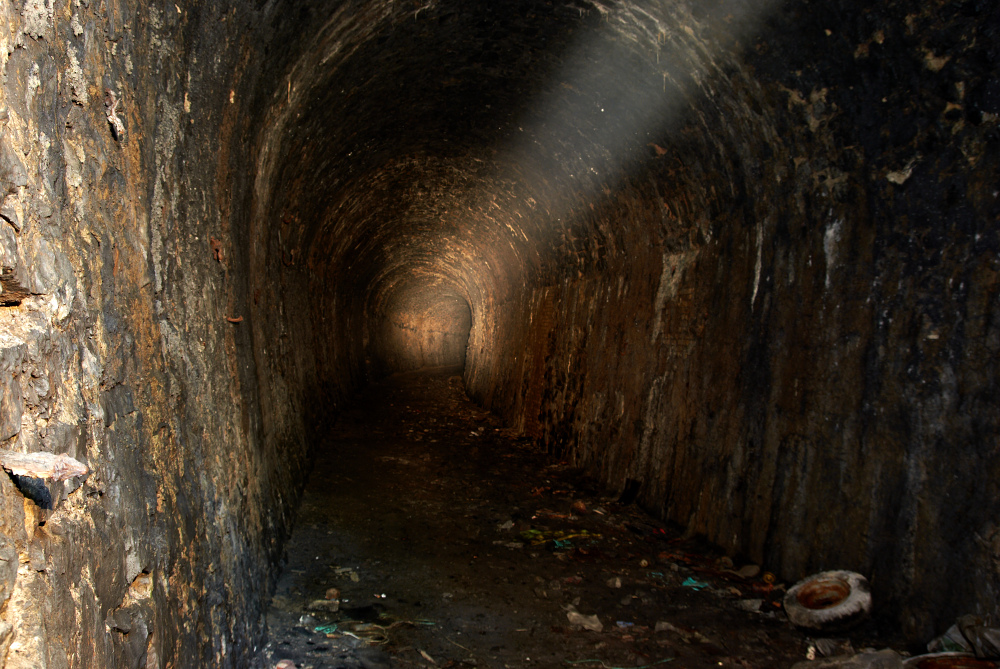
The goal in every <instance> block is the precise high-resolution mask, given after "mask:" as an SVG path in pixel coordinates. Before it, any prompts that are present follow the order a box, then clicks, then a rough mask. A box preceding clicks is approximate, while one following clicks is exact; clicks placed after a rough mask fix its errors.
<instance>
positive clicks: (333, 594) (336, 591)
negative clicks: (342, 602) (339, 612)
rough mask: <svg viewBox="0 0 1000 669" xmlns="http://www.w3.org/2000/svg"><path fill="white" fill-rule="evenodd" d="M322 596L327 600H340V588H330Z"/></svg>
mask: <svg viewBox="0 0 1000 669" xmlns="http://www.w3.org/2000/svg"><path fill="white" fill-rule="evenodd" d="M324 596H325V597H326V598H327V599H340V588H330V589H329V590H327V591H326V595H324Z"/></svg>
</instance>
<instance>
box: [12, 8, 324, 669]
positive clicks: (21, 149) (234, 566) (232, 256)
mask: <svg viewBox="0 0 1000 669" xmlns="http://www.w3.org/2000/svg"><path fill="white" fill-rule="evenodd" d="M259 19H260V16H259V15H257V14H255V13H254V8H253V7H252V6H245V5H242V4H241V3H214V2H213V3H186V2H180V3H174V2H164V3H159V2H153V3H148V2H130V1H125V0H122V1H119V0H106V1H102V2H95V1H90V2H88V1H87V0H82V1H77V0H73V1H60V0H56V1H54V2H53V1H52V0H27V1H26V2H5V3H3V4H0V24H2V30H0V70H2V77H3V79H2V83H3V86H2V92H0V109H2V110H3V111H2V112H0V151H2V154H0V182H2V184H0V187H2V189H3V191H2V194H0V197H2V198H3V202H2V208H0V216H2V219H3V220H0V248H2V254H3V259H2V263H3V266H4V267H5V268H10V269H11V270H12V271H11V273H10V275H9V276H8V275H7V274H5V275H4V280H3V289H4V292H3V295H2V296H3V297H4V299H6V298H7V297H12V296H15V295H18V294H19V291H20V292H23V293H26V296H25V297H24V298H23V299H22V300H20V303H19V305H16V306H15V305H14V304H15V303H14V302H11V303H9V304H10V305H11V306H5V307H3V308H0V332H2V334H0V337H2V345H0V360H2V362H0V387H2V392H3V400H2V414H3V416H2V421H0V422H2V424H3V433H2V434H0V438H2V439H3V443H2V444H0V448H3V449H10V450H16V451H23V452H33V451H47V452H55V453H67V454H69V455H71V456H73V457H75V458H77V459H79V460H81V461H82V462H85V463H86V464H87V465H88V466H89V468H90V474H89V475H88V476H86V477H85V478H82V479H81V478H73V479H70V480H69V481H66V482H65V483H49V484H48V485H47V486H46V487H43V488H41V489H37V487H36V489H35V490H34V491H33V492H32V490H31V489H29V487H28V485H27V483H28V481H21V484H22V485H21V488H20V489H19V488H18V487H17V486H16V485H15V482H14V479H13V478H12V477H8V476H7V475H6V474H2V475H0V524H2V535H0V598H2V601H0V610H2V615H0V617H2V619H3V620H2V621H0V666H4V667H8V668H11V667H112V666H114V667H142V666H145V667H164V666H177V667H180V666H188V667H193V666H218V667H234V666H240V667H245V666H250V665H251V663H252V661H253V660H252V658H255V657H256V656H257V655H258V651H259V647H261V646H262V644H263V629H262V617H261V612H262V610H263V608H264V602H265V601H266V599H265V598H266V596H267V595H268V590H269V587H270V583H271V582H272V581H273V579H274V578H275V577H276V576H275V573H274V571H273V565H274V564H275V563H276V562H277V560H278V558H279V557H280V550H281V542H282V540H283V537H284V536H285V535H286V533H287V532H288V529H289V524H290V521H291V518H292V514H293V512H294V507H295V502H296V499H297V496H298V493H299V490H300V487H301V480H302V468H303V466H304V463H305V455H306V443H305V441H304V431H305V424H304V420H305V418H304V406H305V404H306V400H305V399H304V394H303V393H302V392H301V391H302V389H303V388H305V387H306V386H309V387H311V388H315V386H316V384H317V382H316V381H315V372H314V370H315V369H316V366H317V361H316V359H315V357H314V356H312V355H311V351H312V350H313V349H314V347H313V346H311V345H310V344H309V343H305V344H303V343H302V341H301V340H299V339H297V338H298V337H304V338H308V337H309V336H311V335H310V333H311V332H312V330H311V327H310V323H311V322H310V321H307V320H305V319H304V318H302V319H301V322H300V320H299V315H300V314H305V313H307V310H306V309H303V305H302V304H301V303H302V302H303V301H305V300H307V298H308V291H307V290H306V289H305V285H304V284H305V280H304V279H302V278H297V277H296V276H295V275H294V274H288V275H287V277H286V279H285V280H284V282H282V281H274V282H271V283H270V284H269V285H268V287H267V288H268V289H267V290H266V291H258V292H256V293H251V292H250V290H249V289H248V285H249V282H248V276H247V274H248V273H247V271H246V267H247V263H248V261H249V255H250V250H249V243H248V241H247V232H246V230H247V221H246V219H247V216H248V212H249V211H250V206H249V204H248V203H250V202H251V201H252V198H253V194H252V182H251V181H250V179H249V177H248V174H249V173H250V172H251V171H252V170H250V169H249V165H250V163H251V160H252V156H251V155H250V143H249V142H248V138H249V137H250V136H251V133H252V131H253V121H252V118H253V113H252V109H253V107H252V104H251V102H250V100H251V98H252V97H253V95H254V93H255V82H256V80H255V78H254V75H255V74H256V73H259V72H261V71H264V70H265V68H263V67H262V66H261V64H260V62H259V59H260V58H261V53H260V51H259V50H258V47H259V46H260V45H259V43H257V42H256V41H255V39H256V38H255V32H254V21H257V22H259ZM106 89H107V90H111V91H113V93H114V94H115V95H116V97H117V99H118V100H119V103H120V104H119V106H118V107H117V109H116V114H117V116H118V117H119V118H120V119H121V121H122V127H123V130H124V135H119V136H117V137H116V136H115V135H116V133H115V130H114V128H113V126H112V124H111V123H110V122H109V119H108V116H107V114H106V111H107V109H106V104H105V100H106V97H105V90H106ZM22 289H23V290H22ZM251 300H252V301H254V302H258V303H259V302H263V303H266V304H267V305H268V308H269V309H273V311H274V313H277V314H281V316H282V317H283V318H282V320H281V322H278V321H277V319H274V320H272V321H271V322H270V323H268V324H267V328H265V329H264V331H263V332H262V333H261V334H260V335H259V337H260V338H261V339H259V341H260V340H263V341H264V344H263V345H262V346H260V347H257V349H256V350H255V349H254V347H253V346H252V336H253V334H252V328H253V327H254V323H253V322H252V319H251V314H250V310H249V308H248V304H249V302H250V301H251ZM293 345H294V346H295V348H294V350H293ZM273 353H277V354H279V355H281V360H280V362H278V363H275V362H274V360H273V358H271V357H270V356H271V355H272V354H273ZM310 370H313V371H312V372H311V371H310ZM258 374H260V376H258ZM261 386H263V387H264V388H265V389H267V391H268V392H264V393H260V392H259V391H258V389H259V388H260V387H261ZM289 386H291V387H289ZM279 393H280V394H279ZM321 418H322V417H316V419H315V422H319V421H320V420H321ZM25 495H28V497H26V496H25ZM32 500H35V501H32Z"/></svg>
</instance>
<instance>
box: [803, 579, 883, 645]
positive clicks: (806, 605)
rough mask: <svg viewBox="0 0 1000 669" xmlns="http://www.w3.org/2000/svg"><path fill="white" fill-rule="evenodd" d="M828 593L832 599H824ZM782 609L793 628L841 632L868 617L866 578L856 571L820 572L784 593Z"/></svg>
mask: <svg viewBox="0 0 1000 669" xmlns="http://www.w3.org/2000/svg"><path fill="white" fill-rule="evenodd" d="M831 590H833V591H835V593H836V595H835V596H833V597H826V596H824V594H825V593H829V592H830V591H831ZM827 599H829V600H830V602H829V603H826V601H827ZM810 602H812V603H813V605H810ZM784 607H785V613H786V614H787V615H788V619H789V620H790V621H791V622H792V624H793V625H795V626H796V627H805V628H807V629H814V630H823V631H831V632H834V631H839V630H845V629H847V628H849V627H853V626H854V625H856V624H858V623H859V622H861V621H862V620H864V619H865V618H867V617H868V614H869V612H871V608H872V594H871V587H870V586H869V585H868V579H866V578H865V577H864V576H862V575H861V574H858V573H856V572H853V571H824V572H822V573H819V574H814V575H812V576H810V577H809V578H807V579H804V580H802V581H799V582H798V583H796V584H795V585H793V586H792V587H791V588H790V589H789V590H788V592H787V593H786V594H785V601H784Z"/></svg>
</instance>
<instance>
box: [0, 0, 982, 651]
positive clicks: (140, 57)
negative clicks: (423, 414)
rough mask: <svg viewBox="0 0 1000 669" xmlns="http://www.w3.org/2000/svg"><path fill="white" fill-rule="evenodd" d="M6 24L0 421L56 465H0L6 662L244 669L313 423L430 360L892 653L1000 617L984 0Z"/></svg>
mask: <svg viewBox="0 0 1000 669" xmlns="http://www.w3.org/2000/svg"><path fill="white" fill-rule="evenodd" d="M0 16H2V17H3V18H4V28H3V30H2V31H0V69H2V72H3V87H2V92H0V109H2V110H3V111H2V112H0V185H2V192H0V197H3V202H2V206H0V216H2V218H3V221H0V228H2V231H0V252H2V254H3V257H2V265H3V268H4V273H3V275H2V276H0V279H2V286H3V293H2V294H0V297H3V305H4V306H3V307H0V372H2V376H0V386H2V389H3V400H2V406H0V414H2V415H0V427H2V434H0V438H2V439H3V440H4V442H3V444H2V448H3V449H6V450H8V451H19V452H28V453H31V452H49V453H67V454H69V455H70V456H72V457H74V458H76V459H78V460H79V461H81V462H84V463H86V464H87V465H88V467H89V470H90V472H89V474H88V475H87V476H85V477H72V478H70V479H68V480H66V481H55V480H48V481H45V482H44V484H39V485H41V489H42V490H44V491H45V492H44V493H39V492H38V490H37V486H36V492H35V493H31V492H30V491H29V490H28V488H27V483H26V482H24V481H22V480H20V479H15V478H14V477H6V476H0V479H2V480H0V523H2V525H3V538H2V540H0V543H2V545H0V596H2V598H3V601H5V602H6V604H5V605H4V607H3V608H2V609H0V618H2V619H3V621H4V622H2V623H0V665H3V666H9V667H20V666H42V665H43V664H44V665H45V666H49V665H51V666H81V667H85V666H149V667H166V666H177V667H180V666H219V667H237V666H248V664H249V663H250V662H252V661H253V660H252V658H255V657H257V655H256V653H257V649H258V648H259V647H260V646H261V644H262V643H263V629H262V625H261V622H260V621H261V615H260V614H261V611H262V610H263V607H264V605H265V602H266V601H267V597H268V594H269V589H270V588H271V586H272V585H273V580H274V577H275V571H274V569H275V564H276V563H277V560H278V558H279V556H280V552H281V546H282V541H283V540H284V538H285V537H286V536H287V532H288V528H289V523H290V521H291V518H292V517H293V515H294V511H295V504H296V500H297V498H298V494H299V492H300V491H301V489H302V480H303V477H304V475H305V472H306V470H307V468H308V461H309V454H310V445H311V444H312V443H313V441H314V440H313V436H312V435H315V434H316V431H317V430H328V429H336V428H335V426H334V422H333V421H334V419H335V417H336V413H337V407H338V406H341V405H342V404H343V403H344V402H346V401H348V400H349V399H350V398H351V397H352V395H354V394H355V393H356V392H357V391H358V390H359V389H360V388H361V387H362V386H364V385H365V384H366V383H367V382H368V381H369V380H371V379H373V378H377V377H379V376H382V375H385V374H389V373H392V372H395V371H401V370H405V369H411V368H415V367H420V366H427V365H440V364H455V363H459V364H464V370H465V371H464V375H465V382H466V388H467V391H468V393H469V395H470V396H471V397H472V398H473V399H474V400H475V401H477V402H479V403H480V404H482V405H483V406H484V407H486V408H488V409H490V410H491V411H493V412H494V413H496V414H498V415H499V416H500V417H501V418H503V420H505V421H506V422H507V423H508V424H510V425H512V426H514V427H517V428H518V429H520V430H521V431H522V432H523V433H524V434H525V435H526V436H529V437H532V438H535V439H538V440H541V441H542V442H543V443H545V444H546V445H547V447H548V448H549V450H550V451H551V452H553V453H554V454H557V455H559V456H560V457H564V458H568V459H570V460H571V461H573V462H574V463H575V464H578V465H580V466H581V467H584V468H587V469H589V470H590V471H591V472H592V473H593V474H594V475H595V476H597V477H598V478H599V479H600V480H601V481H602V483H603V484H604V485H605V486H607V488H608V489H610V490H623V489H625V488H626V487H629V488H630V489H634V490H636V491H637V494H638V501H639V503H640V504H641V505H643V506H644V507H645V508H646V509H648V510H650V511H651V512H653V513H654V514H656V515H658V516H659V517H661V518H663V519H665V520H669V521H673V522H676V523H679V524H681V525H683V526H685V527H687V528H688V530H689V531H690V532H691V533H692V534H704V535H705V536H707V537H708V538H709V539H710V540H712V541H714V542H716V543H718V544H719V545H720V546H722V547H723V548H724V549H725V550H727V551H730V552H731V553H733V554H740V555H745V556H747V557H748V558H749V559H752V560H754V561H756V562H757V563H760V564H765V565H766V566H767V568H768V569H770V570H771V571H774V572H775V573H777V574H779V576H780V577H781V578H783V579H796V578H798V577H801V576H802V575H804V574H807V573H809V572H811V571H816V570H819V569H824V568H848V569H854V570H857V571H861V572H864V573H866V574H869V575H872V576H873V578H872V581H873V586H874V589H875V596H876V601H878V602H880V607H881V610H880V613H879V615H882V616H884V617H885V619H886V620H890V621H892V624H893V625H895V626H897V627H898V628H899V629H901V630H902V631H903V632H904V633H905V634H906V635H907V636H908V638H910V639H912V640H914V641H915V642H916V641H918V640H921V639H922V640H924V641H926V640H927V639H929V638H930V637H931V636H932V635H933V634H935V633H939V632H941V631H943V629H944V628H946V627H947V626H948V625H950V624H951V622H952V621H953V620H954V618H955V617H956V616H957V615H960V614H962V613H967V612H975V613H978V614H980V615H983V616H984V617H989V616H994V617H996V616H997V615H998V610H997V604H996V602H997V601H1000V566H998V565H1000V525H998V521H997V518H1000V513H998V512H1000V506H998V504H1000V502H998V500H1000V483H998V482H1000V454H998V451H997V443H998V438H1000V424H998V423H1000V418H998V417H1000V411H998V406H997V404H998V403H997V399H996V398H997V397H1000V389H998V387H997V386H998V380H997V379H998V371H1000V369H998V360H1000V357H998V353H1000V350H998V349H1000V320H998V319H1000V316H998V314H1000V285H998V276H1000V260H998V258H1000V255H998V253H1000V227H998V224H997V221H998V217H1000V200H998V192H997V184H998V183H1000V178H998V177H1000V131H998V121H1000V73H998V70H997V66H996V63H997V62H1000V53H998V49H1000V47H998V46H997V44H1000V10H998V8H997V5H996V3H994V2H987V1H986V0H954V1H951V2H944V1H942V2H930V3H928V2H918V1H916V0H879V1H877V2H874V3H861V2H856V1H854V0H825V1H822V2H821V1H819V0H787V1H785V2H778V1H777V0H775V1H772V2H747V1H742V0H713V1H712V2H690V1H688V0H620V1H619V0H614V1H613V0H568V1H562V0H546V1H543V0H511V1H509V2H508V1H505V2H485V1H484V2H479V1H478V0H476V1H463V2H458V1H454V2H453V1H451V0H419V1H418V0H353V1H340V0H317V1H315V2H309V3H306V2H294V1H292V0H243V1H242V2H236V1H234V0H223V1H220V2H213V3H202V2H194V1H191V0H177V1H176V2H173V1H171V2H158V1H154V2H137V1H135V0H101V1H100V2H98V1H97V0H89V1H88V0H24V1H23V2H21V1H20V0H18V2H15V3H6V4H4V5H2V6H0ZM112 96H113V97H112ZM114 101H117V106H116V104H115V103H114ZM118 119H120V124H121V125H120V127H119V126H116V123H117V122H119V121H118ZM46 495H47V496H46ZM4 565H6V566H4ZM126 626H127V627H129V630H132V631H128V630H124V627H126ZM4 662H6V664H3V663H4ZM142 662H144V663H145V664H144V665H141V664H140V663H142ZM45 663H47V664H45Z"/></svg>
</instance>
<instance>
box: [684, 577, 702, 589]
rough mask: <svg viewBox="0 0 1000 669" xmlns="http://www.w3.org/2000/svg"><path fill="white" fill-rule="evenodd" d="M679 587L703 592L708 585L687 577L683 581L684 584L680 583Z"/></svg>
mask: <svg viewBox="0 0 1000 669" xmlns="http://www.w3.org/2000/svg"><path fill="white" fill-rule="evenodd" d="M681 585H682V586H684V587H685V588H691V589H692V590H704V589H705V588H707V587H709V585H708V583H705V582H704V581H699V580H697V579H695V578H694V577H693V576H688V577H687V578H686V579H684V582H683V583H681Z"/></svg>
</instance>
